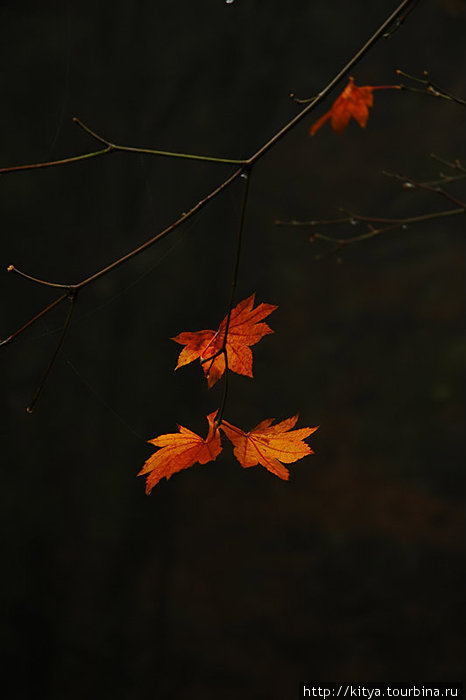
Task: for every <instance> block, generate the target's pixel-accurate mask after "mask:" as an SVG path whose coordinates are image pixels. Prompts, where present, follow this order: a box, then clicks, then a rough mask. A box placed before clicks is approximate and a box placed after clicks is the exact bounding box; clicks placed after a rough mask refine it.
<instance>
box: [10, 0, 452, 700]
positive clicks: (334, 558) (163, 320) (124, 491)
mask: <svg viewBox="0 0 466 700" xmlns="http://www.w3.org/2000/svg"><path fill="white" fill-rule="evenodd" d="M394 6H395V2H389V1H388V0H380V2H377V3H368V2H366V1H365V0H354V2H351V3H348V2H345V1H343V0H337V1H336V2H332V3H327V2H324V0H314V1H313V2H304V0H291V2H287V3H270V2H265V0H236V1H235V2H234V3H233V4H231V5H228V4H225V2H223V0H217V1H216V2H213V1H212V0H209V1H208V0H200V1H198V2H186V1H185V0H183V1H182V2H178V3H154V2H148V1H147V0H144V1H143V2H139V3H128V2H123V1H122V0H113V2H111V3H110V2H107V1H104V2H100V3H91V2H89V1H88V0H83V1H82V2H80V3H72V2H70V1H69V0H68V1H67V2H66V1H63V2H58V1H55V2H52V0H44V2H41V3H36V2H31V1H29V2H28V1H25V2H22V3H16V2H13V1H12V0H9V1H8V0H4V1H3V3H2V4H1V6H0V34H1V41H0V53H1V63H2V66H3V69H4V70H3V75H2V78H1V94H2V103H3V109H2V111H1V113H0V144H1V145H0V154H1V156H0V165H1V166H6V165H13V164H21V163H27V162H35V161H42V160H48V159H50V158H60V157H64V156H67V155H70V154H74V153H80V152H84V151H86V150H89V149H93V148H94V143H93V142H92V141H91V140H90V139H89V138H88V137H87V136H86V135H85V134H84V133H82V132H81V131H79V129H78V128H77V127H76V126H74V125H73V124H72V121H71V118H72V116H74V115H77V116H79V117H80V118H81V119H83V120H84V121H85V122H87V123H88V124H89V125H90V126H91V127H92V128H94V129H96V130H97V131H100V132H101V133H103V134H104V135H105V136H106V137H108V138H110V139H114V140H115V141H117V142H120V143H126V144H132V145H140V146H152V147H156V148H157V147H158V148H163V149H167V150H170V149H171V150H179V151H182V150H186V151H189V152H194V153H196V152H198V153H205V154H211V155H225V156H230V157H243V156H248V155H250V154H251V153H252V152H253V151H254V150H256V149H257V148H258V147H259V146H260V145H262V143H264V142H265V141H266V140H267V139H268V138H269V137H270V136H272V134H273V133H274V132H275V131H276V130H277V129H278V128H280V127H281V126H282V125H283V124H284V123H285V122H286V121H287V120H289V119H290V118H291V117H292V116H293V115H294V114H295V113H296V110H297V107H296V105H294V104H293V103H292V102H291V100H290V99H289V98H288V94H289V93H290V92H291V91H294V92H295V93H296V94H297V95H299V96H303V97H305V96H309V95H312V94H316V93H317V92H318V91H319V90H320V89H322V87H323V86H324V85H325V84H326V82H327V81H328V80H329V79H330V78H331V77H332V76H333V75H334V74H335V73H336V71H337V70H338V69H339V68H340V67H341V66H342V65H343V64H344V63H345V62H346V61H347V60H348V59H349V58H350V56H351V55H352V54H353V53H354V52H355V51H356V50H357V49H358V48H359V46H360V45H361V44H362V43H363V41H365V40H366V39H367V37H368V36H369V35H370V34H371V33H372V31H374V30H375V29H376V27H377V26H378V24H379V23H380V22H381V21H382V20H383V19H384V18H385V17H386V16H387V15H388V14H389V12H391V11H392V10H393V8H394ZM464 7H465V4H464V2H462V1H461V0H448V2H446V1H444V2H440V1H439V0H436V1H434V0H432V1H428V0H425V2H421V3H419V6H418V7H417V8H416V10H415V11H414V12H413V13H412V14H411V15H410V16H409V18H408V19H407V21H406V23H405V24H404V25H403V27H402V28H401V29H400V30H399V31H397V32H396V33H395V34H393V36H392V38H391V39H390V40H389V41H382V42H381V43H379V44H378V45H377V46H376V47H375V49H374V50H373V51H372V52H371V53H370V54H368V55H367V56H366V58H365V59H364V60H363V61H362V62H361V64H360V65H359V66H358V67H357V69H355V70H354V71H353V73H354V75H355V79H356V82H357V83H358V84H363V85H364V84H377V83H379V84H380V83H388V82H395V81H396V77H395V69H396V68H402V69H404V70H406V71H408V72H410V73H412V74H415V75H421V74H422V71H423V70H424V69H428V70H429V71H430V74H431V75H432V78H433V79H435V80H436V82H438V83H439V84H440V85H442V87H444V88H445V89H446V90H449V91H451V92H454V93H458V94H460V95H461V92H462V89H463V87H464V67H465V56H466V54H465V50H464V41H463V40H464V29H465V13H464ZM463 97H464V94H463ZM329 104H330V101H329V103H327V104H325V105H323V106H322V107H321V108H320V110H319V111H316V113H315V115H313V117H312V118H310V119H308V120H307V121H306V123H304V122H303V123H302V124H301V125H300V126H298V127H297V128H296V129H295V130H294V131H293V132H292V133H291V134H290V135H289V136H288V137H287V138H286V139H285V140H284V141H283V142H281V143H280V144H279V145H278V146H277V147H276V148H275V149H274V150H273V151H271V152H270V153H269V154H268V155H267V156H266V157H265V158H264V159H263V161H261V162H260V164H259V165H258V166H257V168H256V169H255V170H254V172H253V176H252V182H251V190H250V199H249V204H248V210H247V219H246V231H245V236H246V240H245V245H244V250H243V258H242V264H241V270H240V279H239V287H238V299H242V298H244V297H246V296H248V295H249V294H250V293H252V292H253V291H256V293H257V299H258V301H259V302H260V301H266V302H269V303H273V304H278V305H279V307H280V308H279V310H278V311H277V312H275V313H274V316H273V319H272V318H271V319H270V320H271V326H272V327H273V328H274V330H275V335H273V336H270V337H268V338H266V339H264V340H263V341H262V343H261V344H260V345H259V346H257V348H256V351H255V379H254V381H251V380H248V379H245V378H242V377H236V376H234V377H233V378H232V380H231V394H230V399H229V402H228V407H227V414H226V415H227V418H229V419H230V420H231V421H232V422H233V423H238V424H240V425H241V426H244V427H245V428H248V427H252V426H253V425H255V424H256V423H258V422H259V421H260V420H262V419H263V418H265V417H267V416H275V417H277V418H278V419H282V418H285V417H287V416H289V415H292V414H293V413H295V412H296V410H300V412H301V418H300V421H301V422H300V425H315V424H320V425H321V428H320V430H319V431H318V433H316V435H315V436H313V438H312V440H311V442H312V445H313V447H314V449H315V451H316V455H315V456H312V457H310V458H307V459H305V460H303V461H302V462H299V463H297V464H296V465H294V466H292V478H291V481H290V482H289V483H283V482H280V481H279V480H278V479H275V478H274V477H272V475H270V474H269V473H268V472H266V470H265V469H262V468H259V467H258V468H256V469H250V470H242V469H241V468H240V467H239V465H238V464H237V463H236V462H235V461H234V460H233V458H231V457H230V456H229V455H228V454H227V450H225V452H224V453H223V454H222V455H221V457H220V458H219V459H218V460H217V461H216V462H215V463H211V464H208V465H206V466H204V467H201V466H196V467H194V468H192V469H190V470H188V471H186V472H185V473H183V474H181V475H178V476H175V477H174V478H173V479H172V480H170V481H169V482H165V481H164V482H163V483H161V484H159V485H158V486H157V487H156V489H155V490H154V492H153V494H152V495H151V496H150V497H149V498H147V497H145V496H144V482H143V480H142V479H139V480H138V479H136V473H137V471H138V469H139V468H140V466H141V465H142V463H143V462H144V460H145V459H146V458H147V456H148V454H150V451H149V449H148V446H146V445H145V444H144V440H145V439H148V438H151V437H154V436H155V435H157V434H160V433H163V432H170V431H172V430H173V429H174V428H175V424H176V423H177V422H178V423H181V424H183V425H187V426H188V427H190V428H192V429H193V430H195V431H198V432H200V431H204V429H205V427H204V426H205V415H206V414H207V413H208V412H210V411H212V410H214V409H215V408H216V407H217V406H218V404H219V402H220V398H221V392H222V388H221V387H220V386H219V387H216V388H215V389H213V390H212V391H210V392H208V391H207V389H206V386H205V384H204V382H203V380H202V377H201V371H200V368H199V366H198V365H196V366H195V365H192V366H190V367H187V368H185V369H184V370H182V371H179V372H177V373H176V374H174V373H173V371H172V370H173V367H174V365H175V362H176V356H177V353H178V348H177V346H175V344H174V343H171V342H170V340H169V338H170V337H171V336H173V335H175V334H177V333H179V332H180V331H182V330H196V329H198V328H210V327H215V326H216V324H218V322H219V321H220V320H221V318H223V316H224V314H225V308H226V304H227V299H228V293H229V285H230V276H231V269H232V264H233V259H232V255H233V250H234V245H235V235H236V229H237V225H238V217H239V203H240V199H241V194H240V191H239V188H238V187H236V186H235V187H232V188H231V190H230V191H228V192H226V193H224V194H223V195H222V196H221V197H219V198H218V199H217V200H216V201H215V202H214V203H213V204H212V205H210V206H209V207H208V209H206V210H205V211H204V212H203V213H202V214H201V215H199V216H197V217H196V218H195V219H194V220H193V221H192V222H190V223H189V224H188V225H186V226H185V227H184V228H181V229H179V230H177V231H176V232H175V233H174V234H173V235H172V236H171V237H170V238H169V239H167V240H166V241H164V242H163V243H161V244H160V245H158V246H155V247H154V248H153V249H151V250H150V251H148V252H147V253H146V254H145V255H143V256H141V257H139V258H136V259H135V260H134V261H133V262H131V263H130V264H128V265H126V266H125V267H122V268H121V269H119V270H118V271H116V272H115V273H114V274H112V275H111V276H109V277H107V278H104V279H102V280H101V281H100V282H98V283H97V284H96V285H95V286H93V287H90V288H88V289H86V291H85V292H83V293H82V295H81V298H80V300H79V305H78V309H77V311H76V317H75V319H74V323H73V326H72V328H71V331H70V333H69V336H68V337H67V340H66V343H65V346H64V351H63V353H62V355H61V357H60V360H59V362H58V363H57V366H56V367H55V368H54V371H53V373H52V375H51V377H50V381H49V382H48V384H47V386H46V389H45V390H44V393H43V396H42V397H41V400H40V402H39V404H38V407H37V411H36V413H35V414H33V415H32V416H29V415H27V414H26V413H25V410H24V409H25V406H26V405H27V403H28V401H29V400H30V398H31V395H32V393H33V391H34V388H35V386H36V385H37V383H38V381H39V378H40V375H41V372H42V371H43V369H44V367H45V365H46V363H47V361H48V358H49V356H50V354H51V352H52V350H53V347H54V343H55V342H56V339H57V334H58V331H59V328H60V325H61V324H62V323H63V315H64V311H65V309H62V308H59V309H57V310H56V312H54V313H52V314H51V315H50V316H49V317H46V318H45V319H44V320H43V322H41V323H40V324H38V325H36V326H35V327H34V328H32V329H31V330H30V331H28V332H27V333H26V334H24V336H22V337H21V338H19V339H18V340H17V341H16V342H15V343H14V344H12V345H11V346H7V347H5V348H2V360H3V367H4V370H5V371H4V373H3V375H2V381H3V385H2V392H1V396H2V402H3V403H4V409H5V412H4V418H2V421H1V428H2V433H3V448H2V453H3V460H2V462H3V468H2V488H1V490H0V493H1V499H2V508H1V510H2V514H3V523H2V532H3V555H2V560H3V568H4V573H3V575H2V589H3V591H2V593H3V596H2V597H3V600H4V601H5V608H4V612H3V614H2V623H1V632H2V647H3V649H2V661H3V665H4V668H5V671H4V673H3V677H4V678H5V681H4V682H7V681H10V682H11V689H9V690H8V691H7V693H6V695H5V697H7V698H32V697H34V698H47V699H55V698H56V699H60V700H62V699H66V700H74V699H75V698H76V699H78V698H79V699H81V698H82V697H86V696H87V697H91V698H94V697H95V698H97V697H99V698H102V697H103V698H107V697H108V698H114V699H115V700H116V699H117V698H122V699H124V700H145V699H146V698H147V699H148V698H167V699H175V698H180V699H182V698H188V697H189V698H193V699H194V698H203V700H208V699H210V698H217V697H222V698H224V699H227V700H229V699H230V698H231V699H234V700H236V699H237V698H251V699H252V698H254V699H261V698H274V699H275V698H277V700H282V699H288V698H294V697H295V694H296V692H297V684H298V681H299V680H312V681H313V680H316V681H317V680H323V679H329V680H338V679H349V680H353V681H359V682H363V681H369V680H380V679H392V680H393V679H396V680H413V679H414V680H421V681H425V682H428V681H434V680H449V679H458V678H459V677H460V675H461V654H460V651H461V635H462V627H461V624H460V611H461V604H462V586H461V574H462V547H463V542H462V527H461V524H462V483H461V482H462V477H463V472H464V469H463V467H464V465H463V460H464V441H463V421H464V394H463V386H462V380H463V377H464V365H463V358H464V350H465V340H464V334H463V330H462V319H463V313H464V307H463V287H462V277H463V263H462V261H463V259H464V243H463V241H464V238H463V235H464V231H463V230H462V222H461V221H460V219H459V218H458V219H453V218H452V219H450V220H439V221H436V222H431V223H429V224H426V225H424V226H420V227H417V228H414V227H413V228H412V229H408V230H403V231H398V232H394V233H390V234H387V235H386V236H385V237H380V238H379V239H374V240H373V241H371V242H368V243H366V244H364V245H363V244H361V245H359V246H354V247H352V248H348V249H347V250H345V255H344V257H343V263H342V264H337V263H336V260H335V259H334V258H327V259H324V260H323V261H320V262H316V261H315V259H314V255H315V252H316V250H315V247H313V246H311V245H310V244H309V241H308V233H307V232H306V230H305V229H299V230H298V229H285V228H277V227H275V226H274V221H275V219H278V218H279V219H287V218H297V219H300V218H302V219H311V218H332V217H334V216H335V215H337V208H338V207H339V206H346V207H348V208H352V209H354V210H356V211H358V212H361V213H366V214H372V215H374V216H403V215H410V214H417V213H424V212H426V211H434V210H435V209H440V208H442V206H445V208H447V207H448V204H447V203H446V202H442V200H441V199H440V198H439V199H438V201H435V200H433V199H432V195H429V194H427V193H417V192H411V191H408V192H407V191H404V190H402V189H401V188H400V186H399V183H397V182H394V181H389V180H386V179H384V178H383V177H382V175H381V174H380V173H381V171H382V170H383V169H386V170H394V171H397V172H404V173H407V174H408V175H410V176H412V177H415V178H417V179H421V180H422V179H434V178H435V177H436V176H437V173H438V170H439V165H438V164H436V163H434V162H433V161H431V160H430V158H429V153H431V152H435V153H437V154H438V155H440V156H442V157H444V158H447V159H450V160H453V159H455V158H460V159H461V158H463V159H464V134H463V130H462V127H463V126H464V110H462V108H461V107H459V106H458V105H455V104H452V103H447V102H445V101H441V100H435V99H433V98H429V97H422V96H419V95H414V94H410V93H401V94H398V93H396V94H393V93H392V94H389V93H387V94H382V93H381V94H377V95H376V96H375V105H374V108H373V110H372V113H371V116H370V119H369V124H368V126H367V129H366V130H361V129H359V127H358V126H357V125H355V124H352V125H351V126H350V127H349V129H348V130H347V132H345V134H344V135H342V136H341V137H338V136H336V135H335V134H334V133H333V132H332V131H331V130H330V129H325V130H322V132H320V133H319V134H318V135H317V136H315V137H314V138H313V139H310V138H309V137H308V128H309V124H310V123H311V121H312V119H313V118H316V117H317V116H318V115H319V114H321V113H323V111H324V110H326V109H328V106H329ZM228 172H229V168H228V166H216V165H209V164H200V163H187V162H180V161H169V160H164V159H156V158H150V157H140V156H132V155H125V154H113V155H111V156H109V157H104V158H101V159H96V160H94V161H91V162H87V163H79V164H75V165H73V166H67V167H63V168H52V169H49V170H42V171H38V172H24V173H15V174H11V175H8V176H2V177H1V179H0V199H1V211H2V254H1V260H2V263H1V266H2V269H3V270H5V268H6V267H7V265H9V264H12V263H13V264H15V265H17V266H18V267H19V268H22V269H25V270H27V271H28V272H30V273H31V274H35V275H37V276H40V277H43V278H46V279H51V280H56V281H64V282H76V281H79V280H80V279H82V278H83V277H84V276H86V275H88V274H91V273H92V272H94V271H95V270H97V269H99V268H100V267H102V266H104V265H106V264H108V263H109V262H111V261H112V260H113V259H115V258H116V257H118V256H120V255H122V254H123V253H125V252H126V251H128V250H130V249H131V248H132V247H134V246H135V245H137V244H138V243H140V242H142V241H143V240H145V239H146V238H148V237H150V236H151V235H153V234H154V233H155V232H157V231H158V230H160V229H161V228H162V227H163V226H165V225H167V224H168V223H170V222H171V221H172V220H173V219H174V218H176V217H177V216H178V215H179V214H180V213H181V212H182V211H184V210H186V209H188V208H189V207H191V206H192V205H193V204H194V203H195V202H196V201H197V200H198V199H200V198H201V197H202V196H204V195H205V194H206V193H207V192H209V191H210V189H212V188H213V187H214V186H215V185H216V184H217V183H219V182H220V181H221V180H222V179H223V178H224V177H225V176H226V174H227V173H228ZM452 191H455V192H456V194H457V195H458V196H461V189H460V188H459V186H458V187H457V188H456V189H455V190H453V189H452ZM0 283H1V290H2V293H1V304H2V321H1V335H2V337H5V336H6V335H8V334H9V333H10V332H12V331H13V330H14V329H15V328H16V327H18V326H19V325H21V324H22V323H23V322H24V321H25V320H26V319H27V318H28V317H30V316H31V315H33V314H34V313H35V312H37V311H38V310H39V309H40V308H41V305H44V304H46V303H48V301H49V300H51V298H53V296H52V295H51V294H50V291H49V290H46V289H43V288H40V287H35V286H34V285H31V284H30V283H28V282H26V281H24V280H20V279H19V278H15V277H12V276H8V275H7V274H6V272H3V273H2V274H1V275H0Z"/></svg>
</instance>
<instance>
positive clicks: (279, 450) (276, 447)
mask: <svg viewBox="0 0 466 700" xmlns="http://www.w3.org/2000/svg"><path fill="white" fill-rule="evenodd" d="M297 420H298V415H297V414H296V415H295V416H293V417H292V418H287V419H286V420H283V421H281V423H276V424H275V425H272V423H273V421H274V418H267V419H266V420H263V421H262V422H261V423H259V425H256V427H255V428H253V429H252V430H250V431H249V433H245V432H244V430H241V428H237V427H236V426H234V425H232V424H231V423H228V421H225V420H224V421H222V422H221V424H220V428H221V429H222V430H223V432H224V433H225V435H226V436H227V438H228V439H229V440H230V442H232V443H233V446H234V450H233V452H234V454H235V457H236V459H237V460H238V462H239V463H240V464H241V466H242V467H255V466H256V464H262V466H263V467H265V468H266V469H268V470H269V471H270V472H272V474H275V476H278V477H279V478H280V479H284V480H288V479H289V476H290V473H289V471H288V469H287V468H286V467H285V466H284V465H283V464H282V462H285V464H290V463H291V462H296V461H297V460H298V459H301V458H302V457H305V456H306V455H310V454H314V452H313V450H311V448H310V447H309V445H308V444H307V443H306V442H304V440H305V439H306V438H307V437H309V435H312V433H315V431H316V430H317V427H318V426H317V427H315V428H299V429H298V430H292V428H294V426H295V425H296V421H297Z"/></svg>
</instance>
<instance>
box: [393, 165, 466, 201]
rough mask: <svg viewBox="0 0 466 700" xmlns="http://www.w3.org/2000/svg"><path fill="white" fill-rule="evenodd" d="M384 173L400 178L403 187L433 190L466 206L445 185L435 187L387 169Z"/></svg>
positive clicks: (426, 190)
mask: <svg viewBox="0 0 466 700" xmlns="http://www.w3.org/2000/svg"><path fill="white" fill-rule="evenodd" d="M382 174H383V175H385V176H386V177H391V178H394V179H395V180H400V181H401V182H402V183H403V187H404V188H405V189H418V190H424V191H425V192H432V193H434V194H439V195H440V196H441V197H444V198H445V199H447V200H448V201H449V202H451V203H452V204H456V206H457V207H464V202H462V201H461V200H460V199H458V198H457V197H454V196H453V195H452V194H450V192H447V191H446V190H444V189H443V187H436V186H435V187H434V186H432V185H431V184H429V183H428V182H418V181H417V180H413V179H412V178H410V177H407V176H406V175H399V174H398V173H390V172H388V171H387V170H383V171H382Z"/></svg>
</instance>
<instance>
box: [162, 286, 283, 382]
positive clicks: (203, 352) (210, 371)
mask: <svg viewBox="0 0 466 700" xmlns="http://www.w3.org/2000/svg"><path fill="white" fill-rule="evenodd" d="M254 297H255V295H254V294H252V295H251V296H250V297H248V298H247V299H244V300H243V301H240V303H239V304H238V305H237V306H235V308H234V309H232V311H231V316H230V325H229V327H228V335H227V342H226V351H227V355H228V368H229V369H231V371H232V372H236V373H237V374H243V375H245V376H246V377H252V376H253V375H252V352H251V350H250V346H251V345H255V344H256V343H258V342H259V340H260V339H261V338H263V337H264V335H268V334H269V333H273V331H272V329H271V328H270V327H269V326H268V325H267V323H263V322H262V321H263V319H264V318H266V317H267V316H268V315H269V314H271V313H272V311H275V309H276V308H277V307H276V306H272V304H259V305H258V306H256V308H254ZM226 322H227V318H226V317H225V318H224V319H223V321H222V322H221V324H220V326H219V329H218V331H210V330H206V331H196V332H192V333H191V332H185V333H180V334H179V335H177V336H176V337H175V338H172V340H174V341H175V342H176V343H179V344H180V345H185V346H186V347H185V348H183V350H182V351H181V353H180V355H179V357H178V364H177V365H176V367H175V369H178V368H179V367H182V366H183V365H187V364H189V363H190V362H193V361H194V360H197V359H198V358H199V359H200V360H201V362H202V368H203V370H204V374H205V376H206V377H207V383H208V385H209V388H210V387H211V386H213V385H214V384H215V382H217V381H218V380H219V379H220V377H221V376H222V374H223V373H224V371H225V356H224V355H223V353H221V354H217V353H219V352H220V351H221V350H222V347H223V341H224V335H225V328H226ZM215 356H216V357H215ZM209 358H213V359H211V360H210V361H207V362H205V360H209Z"/></svg>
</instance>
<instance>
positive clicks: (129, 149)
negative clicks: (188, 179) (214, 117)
mask: <svg viewBox="0 0 466 700" xmlns="http://www.w3.org/2000/svg"><path fill="white" fill-rule="evenodd" d="M73 121H74V123H75V124H77V125H78V126H79V127H80V128H81V129H83V131H85V132H86V133H87V134H88V135H89V136H92V138H94V139H95V140H96V141H98V142H99V143H102V144H103V145H104V146H105V148H103V149H102V150H100V151H91V152H90V153H83V154H82V155H79V156H71V157H69V158H62V159H60V160H50V161H46V162H44V163H32V164H30V165H13V166H10V167H7V168H0V174H6V173H12V172H18V171H20V170H34V169H36V168H50V167H52V166H54V165H69V164H70V163H76V162H77V161H80V160H85V159H88V158H94V157H95V156H103V155H107V154H108V153H114V152H117V151H121V152H125V153H140V154H141V153H142V154H145V155H150V156H161V157H165V158H181V159H182V160H199V161H204V162H207V163H223V164H224V165H242V164H243V162H244V161H242V160H237V159H233V158H217V157H215V156H201V155H195V154H194V153H175V152H172V151H161V150H157V149H154V148H138V147H136V146H121V145H119V144H116V143H113V142H112V141H109V140H108V139H106V138H104V137H103V136H100V135H99V134H97V133H96V132H95V131H93V130H92V129H91V128H90V127H89V126H87V125H86V124H84V122H83V121H81V119H78V117H73Z"/></svg>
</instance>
